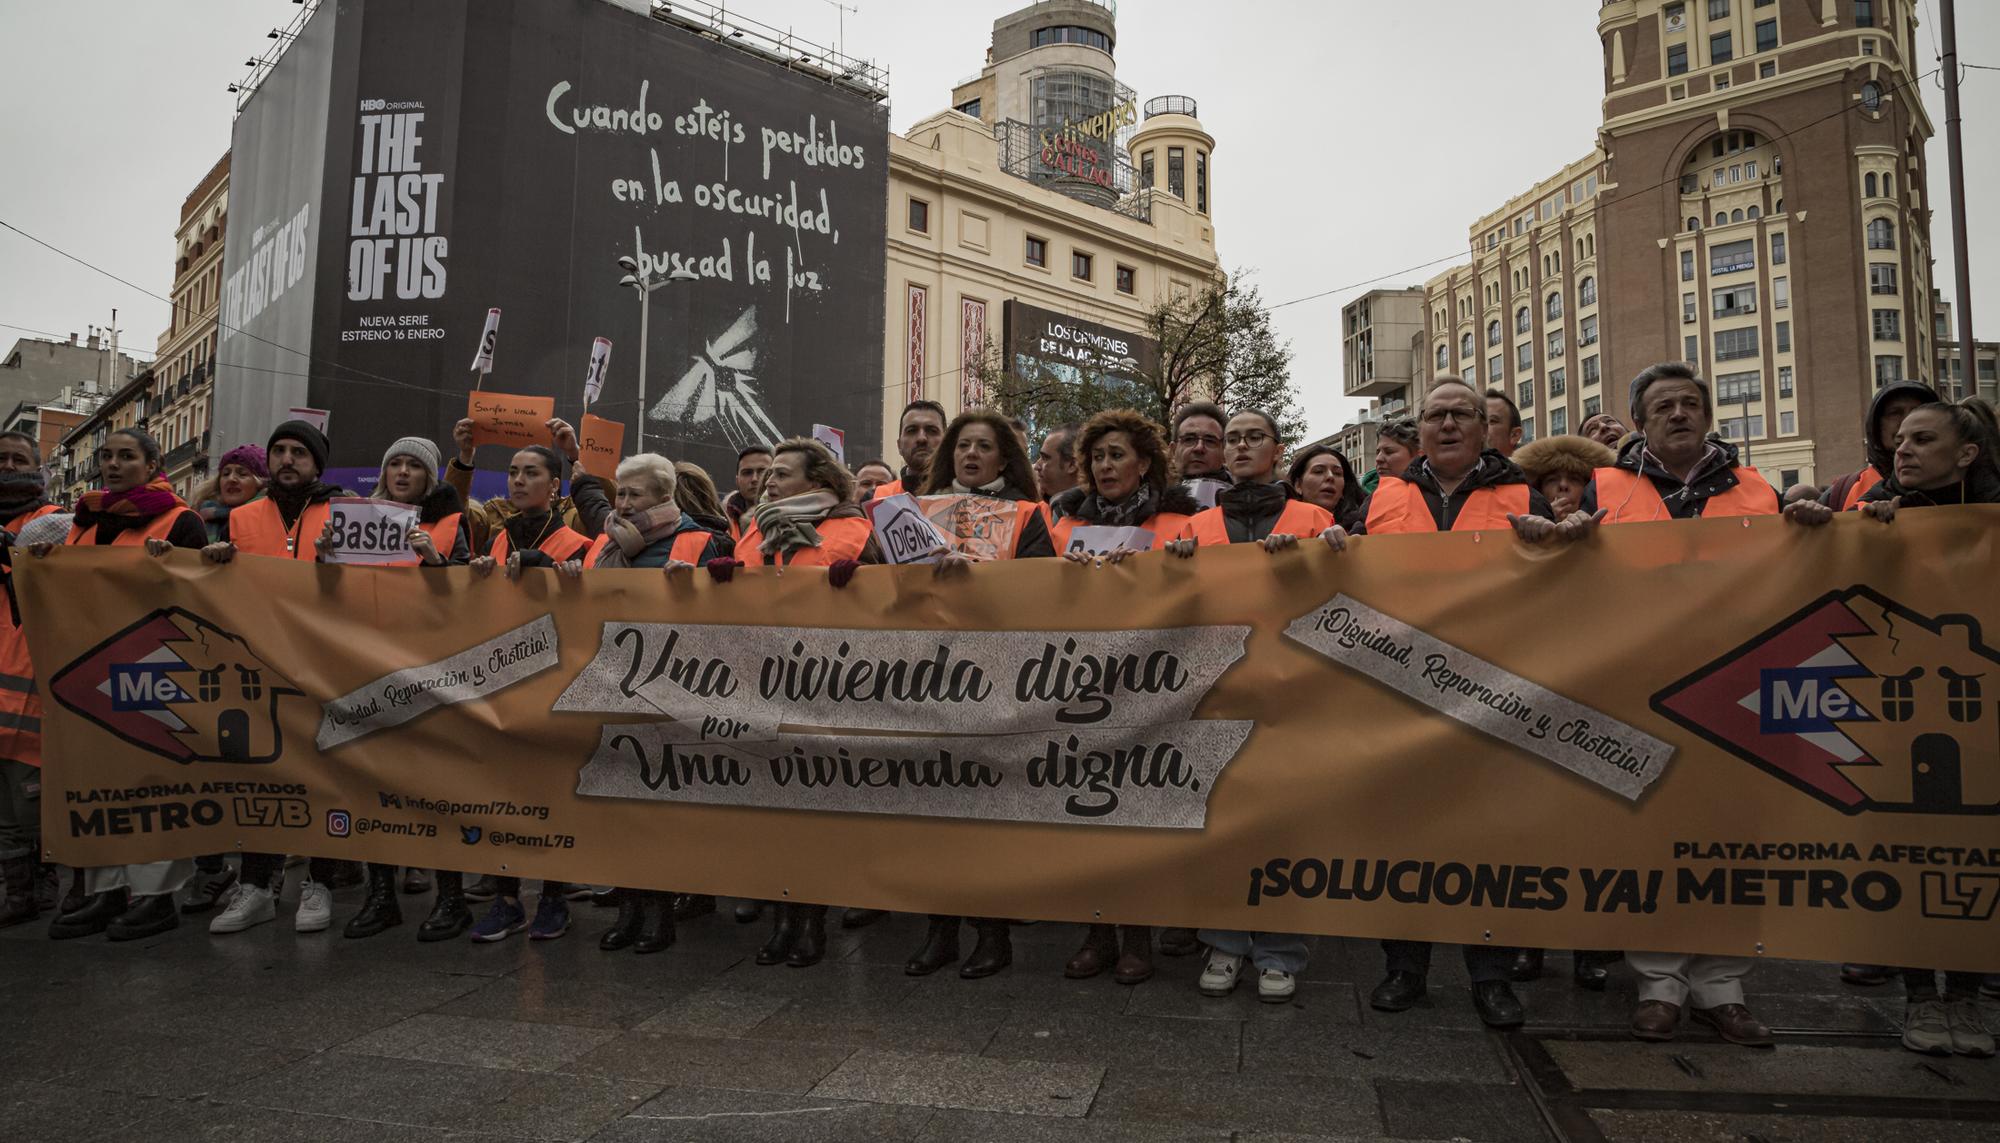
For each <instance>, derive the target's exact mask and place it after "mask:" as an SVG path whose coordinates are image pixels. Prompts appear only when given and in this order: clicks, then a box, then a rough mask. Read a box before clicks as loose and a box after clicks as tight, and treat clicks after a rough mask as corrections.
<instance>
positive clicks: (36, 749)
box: [0, 433, 83, 929]
mask: <svg viewBox="0 0 2000 1143" xmlns="http://www.w3.org/2000/svg"><path fill="white" fill-rule="evenodd" d="M60 511H61V509H59V508H57V507H56V506H55V505H53V504H51V503H49V498H48V481H47V478H46V477H45V476H43V474H42V455H41V451H40V450H39V449H38V448H36V446H35V440H34V438H33V437H30V436H28V435H27V434H26V433H0V528H4V529H6V532H7V534H8V537H9V540H10V541H11V540H12V539H13V538H14V537H17V536H19V535H20V532H21V529H22V528H24V527H26V526H27V524H28V522H29V521H31V520H36V519H39V518H41V517H43V516H48V515H52V514H54V513H58V512H60ZM10 590H11V589H10ZM41 806H42V700H41V696H40V695H39V694H37V693H36V686H35V665H34V663H32V662H30V661H29V659H28V638H27V636H26V635H25V634H23V633H22V631H21V628H20V627H19V626H18V625H17V624H16V623H15V622H14V621H13V619H12V618H11V617H10V616H8V615H7V614H6V613H5V612H3V611H0V874H4V876H5V882H4V884H5V887H6V888H5V895H4V896H0V929H4V928H7V927H8V926H10V925H18V924H21V923H22V922H24V921H32V920H34V919H35V917H36V915H37V914H39V913H40V912H41V910H42V909H43V908H45V907H46V906H43V905H41V904H40V903H38V902H37V901H36V899H35V898H36V891H37V890H38V889H39V888H40V886H39V885H37V884H36V876H35V855H36V854H37V853H39V852H41V833H42V830H41ZM82 878H83V875H82V874H81V873H79V874H78V875H77V879H78V881H79V882H81V880H82Z"/></svg>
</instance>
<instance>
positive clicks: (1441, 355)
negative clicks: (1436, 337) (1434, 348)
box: [1437, 345, 1451, 370]
mask: <svg viewBox="0 0 2000 1143" xmlns="http://www.w3.org/2000/svg"><path fill="white" fill-rule="evenodd" d="M1437 367H1438V368H1439V369H1440V370H1443V369H1449V368H1451V349H1450V348H1449V347H1447V346H1444V345H1440V346H1438V352H1437Z"/></svg>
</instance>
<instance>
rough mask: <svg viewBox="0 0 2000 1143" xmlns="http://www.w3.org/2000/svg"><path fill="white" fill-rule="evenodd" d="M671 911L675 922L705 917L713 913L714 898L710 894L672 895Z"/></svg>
mask: <svg viewBox="0 0 2000 1143" xmlns="http://www.w3.org/2000/svg"><path fill="white" fill-rule="evenodd" d="M673 910H674V920H676V921H692V920H694V919H695V918H696V917H706V916H708V915H709V914H710V913H713V912H715V896H714V894H711V893H676V894H674V895H673Z"/></svg>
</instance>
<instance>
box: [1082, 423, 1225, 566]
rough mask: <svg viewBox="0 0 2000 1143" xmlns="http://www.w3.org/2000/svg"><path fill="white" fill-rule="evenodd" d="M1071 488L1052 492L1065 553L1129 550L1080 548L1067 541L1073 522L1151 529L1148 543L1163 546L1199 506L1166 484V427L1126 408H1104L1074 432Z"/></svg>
mask: <svg viewBox="0 0 2000 1143" xmlns="http://www.w3.org/2000/svg"><path fill="white" fill-rule="evenodd" d="M1076 460H1077V478H1078V481H1079V483H1078V484H1077V486H1076V487H1075V488H1072V489H1070V490H1069V491H1067V492H1064V493H1062V494H1061V495H1060V496H1058V497H1057V499H1058V500H1060V501H1061V502H1062V506H1063V515H1062V518H1061V519H1060V520H1057V521H1056V523H1055V529H1054V538H1055V546H1056V550H1057V551H1058V552H1060V553H1062V555H1063V556H1064V557H1065V558H1067V559H1072V560H1079V561H1088V560H1090V559H1092V558H1094V557H1095V556H1098V555H1102V556H1105V557H1106V558H1108V559H1111V560H1113V561H1116V560H1119V559H1123V558H1124V557H1125V556H1127V555H1130V554H1131V552H1130V551H1129V550H1126V549H1122V548H1121V549H1118V550H1115V551H1110V552H1096V551H1091V550H1086V546H1084V545H1079V544H1076V543H1073V542H1072V538H1073V536H1074V533H1075V532H1076V530H1077V529H1078V528H1140V529H1143V530H1145V531H1148V532H1151V533H1152V534H1153V541H1152V544H1151V549H1152V550H1154V551H1157V550H1159V549H1160V548H1162V547H1165V546H1166V544H1167V542H1168V541H1169V540H1172V539H1173V538H1174V537H1175V536H1177V535H1179V534H1180V530H1181V526H1182V525H1184V524H1186V523H1187V522H1188V518H1189V517H1191V516H1193V515H1194V514H1195V513H1196V512H1199V511H1201V506H1200V505H1199V504H1197V503H1196V502H1195V499H1194V497H1193V496H1192V495H1190V494H1189V493H1188V491H1187V490H1186V489H1185V488H1183V487H1181V486H1180V485H1178V484H1169V483H1168V480H1169V478H1170V477H1171V476H1172V472H1171V469H1172V464H1171V462H1170V460H1169V458H1168V455H1167V441H1166V431H1165V430H1164V429H1162V428H1160V426H1159V425H1156V424H1154V423H1153V422H1152V421H1150V420H1148V419H1147V418H1146V417H1145V415H1144V414H1141V413H1138V412H1135V411H1134V410H1131V409H1106V410H1105V411H1103V412H1101V413H1099V414H1097V415H1096V416H1094V417H1092V418H1090V420H1089V421H1088V422H1086V423H1085V424H1084V426H1083V428H1082V430H1081V431H1079V432H1078V433H1077V435H1076Z"/></svg>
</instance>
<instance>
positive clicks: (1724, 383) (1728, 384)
mask: <svg viewBox="0 0 2000 1143" xmlns="http://www.w3.org/2000/svg"><path fill="white" fill-rule="evenodd" d="M1763 399H1764V375H1763V374H1761V373H1758V372H1755V371H1752V372H1749V373H1724V374H1723V375H1722V376H1720V377H1717V378H1716V379H1715V402H1716V404H1718V405H1740V404H1742V403H1743V402H1745V401H1761V400H1763Z"/></svg>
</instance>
